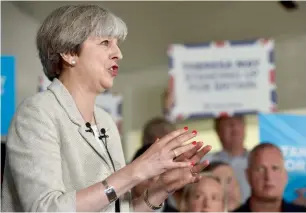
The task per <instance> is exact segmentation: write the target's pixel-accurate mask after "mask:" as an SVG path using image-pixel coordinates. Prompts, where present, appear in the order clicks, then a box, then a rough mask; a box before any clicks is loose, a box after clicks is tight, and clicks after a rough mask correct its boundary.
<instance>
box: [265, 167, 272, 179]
mask: <svg viewBox="0 0 306 213" xmlns="http://www.w3.org/2000/svg"><path fill="white" fill-rule="evenodd" d="M272 173H273V171H271V169H266V170H265V180H266V181H270V180H271V179H272Z"/></svg>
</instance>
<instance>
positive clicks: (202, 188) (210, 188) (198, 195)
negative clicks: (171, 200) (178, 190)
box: [187, 177, 224, 212]
mask: <svg viewBox="0 0 306 213" xmlns="http://www.w3.org/2000/svg"><path fill="white" fill-rule="evenodd" d="M187 208H188V211H189V212H223V208H224V206H223V190H222V186H221V184H220V183H218V182H217V181H216V180H214V179H213V178H209V177H203V178H202V179H201V180H200V181H199V182H198V183H195V184H194V185H193V186H192V189H191V191H190V193H189V196H188V198H187Z"/></svg>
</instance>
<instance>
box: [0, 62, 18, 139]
mask: <svg viewBox="0 0 306 213" xmlns="http://www.w3.org/2000/svg"><path fill="white" fill-rule="evenodd" d="M15 108H16V95H15V58H14V57H13V56H1V136H6V135H7V132H8V128H9V126H10V123H11V120H12V118H13V115H14V113H15Z"/></svg>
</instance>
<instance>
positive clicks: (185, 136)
mask: <svg viewBox="0 0 306 213" xmlns="http://www.w3.org/2000/svg"><path fill="white" fill-rule="evenodd" d="M196 134H197V133H196V131H193V132H188V130H186V129H178V130H175V131H173V132H171V133H169V134H168V135H166V136H164V137H163V138H161V139H159V140H158V141H156V142H154V143H153V144H152V146H151V147H150V148H149V149H148V150H147V151H146V152H145V153H144V154H143V155H141V156H140V157H139V158H137V159H136V160H135V161H134V163H137V164H138V166H137V167H138V171H139V172H138V173H137V174H138V178H140V180H147V179H150V178H153V177H156V176H159V178H158V181H159V182H160V183H162V185H164V189H165V190H166V191H167V192H168V193H171V192H173V191H175V190H178V189H180V188H182V187H183V186H184V185H186V184H188V183H192V182H196V181H198V180H199V179H200V176H199V175H198V173H199V172H200V171H201V170H203V169H204V168H205V167H206V166H207V165H208V162H207V161H204V162H202V163H200V164H198V162H199V161H200V160H201V158H202V157H203V156H204V155H205V154H207V153H208V152H209V151H210V150H211V147H210V146H205V147H204V148H203V149H202V150H201V151H198V150H199V149H200V148H201V147H202V145H203V143H202V142H198V143H197V142H192V143H188V144H186V143H185V142H187V141H189V140H191V139H192V138H194V137H195V136H196Z"/></svg>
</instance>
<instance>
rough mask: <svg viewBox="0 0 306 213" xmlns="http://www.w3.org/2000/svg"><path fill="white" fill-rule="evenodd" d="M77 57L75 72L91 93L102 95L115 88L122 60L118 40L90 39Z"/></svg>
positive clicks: (83, 45)
mask: <svg viewBox="0 0 306 213" xmlns="http://www.w3.org/2000/svg"><path fill="white" fill-rule="evenodd" d="M75 57H76V58H74V59H75V61H76V65H75V67H74V72H75V73H77V74H76V75H78V76H79V77H80V78H79V79H81V80H82V83H86V85H88V88H89V89H90V90H91V91H94V92H97V93H100V92H102V91H104V90H105V89H109V88H111V87H112V86H113V80H114V78H115V77H116V76H117V74H118V70H119V66H118V62H119V60H121V59H122V54H121V51H120V48H119V47H118V41H117V39H116V38H103V37H89V38H88V39H87V40H86V41H85V42H84V43H83V44H82V47H81V52H80V54H79V56H75Z"/></svg>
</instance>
